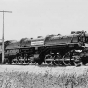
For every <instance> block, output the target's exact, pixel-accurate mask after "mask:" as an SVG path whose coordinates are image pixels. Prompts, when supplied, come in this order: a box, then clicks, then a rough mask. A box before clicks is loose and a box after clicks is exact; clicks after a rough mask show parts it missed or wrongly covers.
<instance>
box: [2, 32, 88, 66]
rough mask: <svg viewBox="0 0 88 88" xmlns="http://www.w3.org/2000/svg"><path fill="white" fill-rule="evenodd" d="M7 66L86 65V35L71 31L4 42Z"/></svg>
mask: <svg viewBox="0 0 88 88" xmlns="http://www.w3.org/2000/svg"><path fill="white" fill-rule="evenodd" d="M4 63H5V64H6V63H8V64H30V63H37V64H39V65H41V64H48V65H58V66H59V65H66V66H67V65H78V64H83V65H86V64H87V63H88V33H87V32H85V31H72V32H71V34H70V35H65V36H62V35H61V34H58V35H47V36H46V37H41V36H38V38H37V39H33V38H30V39H28V38H23V39H21V40H20V41H5V59H4Z"/></svg>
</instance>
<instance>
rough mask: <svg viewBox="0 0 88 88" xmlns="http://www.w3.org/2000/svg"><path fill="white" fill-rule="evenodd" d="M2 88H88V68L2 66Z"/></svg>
mask: <svg viewBox="0 0 88 88" xmlns="http://www.w3.org/2000/svg"><path fill="white" fill-rule="evenodd" d="M0 88H88V67H87V66H81V67H74V66H71V67H69V66H68V67H39V66H33V65H24V66H22V65H0Z"/></svg>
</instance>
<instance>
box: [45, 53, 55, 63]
mask: <svg viewBox="0 0 88 88" xmlns="http://www.w3.org/2000/svg"><path fill="white" fill-rule="evenodd" d="M53 63H54V58H53V57H52V55H51V54H47V55H46V56H45V64H48V65H53Z"/></svg>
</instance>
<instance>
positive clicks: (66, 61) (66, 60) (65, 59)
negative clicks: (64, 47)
mask: <svg viewBox="0 0 88 88" xmlns="http://www.w3.org/2000/svg"><path fill="white" fill-rule="evenodd" d="M70 59H71V58H70V52H68V53H66V54H65V55H64V56H63V63H64V65H66V66H69V65H71V60H70Z"/></svg>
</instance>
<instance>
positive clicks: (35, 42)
mask: <svg viewBox="0 0 88 88" xmlns="http://www.w3.org/2000/svg"><path fill="white" fill-rule="evenodd" d="M42 44H44V41H34V42H31V45H42Z"/></svg>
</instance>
